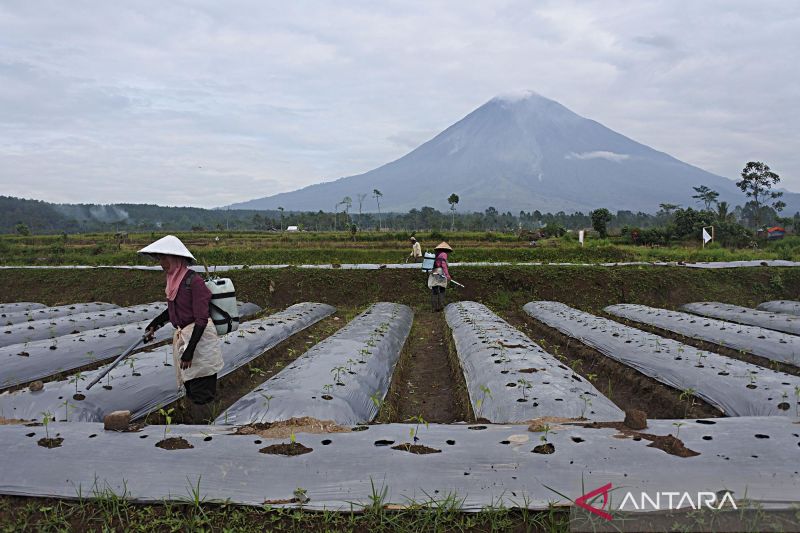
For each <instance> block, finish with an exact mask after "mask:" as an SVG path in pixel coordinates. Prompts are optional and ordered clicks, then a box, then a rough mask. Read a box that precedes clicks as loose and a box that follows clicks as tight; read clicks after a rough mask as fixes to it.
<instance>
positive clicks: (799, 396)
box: [794, 385, 800, 417]
mask: <svg viewBox="0 0 800 533" xmlns="http://www.w3.org/2000/svg"><path fill="white" fill-rule="evenodd" d="M794 399H795V400H797V403H795V408H794V414H795V416H797V417H800V385H795V386H794Z"/></svg>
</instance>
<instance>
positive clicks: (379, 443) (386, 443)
mask: <svg viewBox="0 0 800 533" xmlns="http://www.w3.org/2000/svg"><path fill="white" fill-rule="evenodd" d="M392 444H394V441H393V440H384V439H381V440H376V441H375V446H378V447H380V446H391V445H392Z"/></svg>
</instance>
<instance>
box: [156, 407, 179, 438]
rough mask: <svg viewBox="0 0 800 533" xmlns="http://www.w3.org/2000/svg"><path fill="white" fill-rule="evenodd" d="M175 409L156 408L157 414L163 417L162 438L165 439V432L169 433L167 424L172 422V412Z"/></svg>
mask: <svg viewBox="0 0 800 533" xmlns="http://www.w3.org/2000/svg"><path fill="white" fill-rule="evenodd" d="M173 411H175V408H174V407H170V408H169V409H164V408H163V407H162V408H161V409H159V410H158V414H160V415H161V416H163V417H164V440H167V433H169V431H170V429H169V426H170V424H172V412H173Z"/></svg>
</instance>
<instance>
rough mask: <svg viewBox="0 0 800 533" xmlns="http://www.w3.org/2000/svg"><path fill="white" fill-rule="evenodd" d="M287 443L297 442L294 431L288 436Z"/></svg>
mask: <svg viewBox="0 0 800 533" xmlns="http://www.w3.org/2000/svg"><path fill="white" fill-rule="evenodd" d="M289 442H291V443H292V444H294V443H295V442H297V437H295V436H294V431H292V433H291V434H290V435H289Z"/></svg>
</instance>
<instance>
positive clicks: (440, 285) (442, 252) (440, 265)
mask: <svg viewBox="0 0 800 533" xmlns="http://www.w3.org/2000/svg"><path fill="white" fill-rule="evenodd" d="M452 251H453V249H452V248H450V245H449V244H447V243H446V242H444V241H442V242H440V243H439V244H438V245H437V246H436V248H435V249H434V253H435V254H436V258H435V259H434V260H433V270H431V273H430V274H429V275H428V288H429V289H430V290H431V307H432V308H433V310H434V311H441V310H442V309H444V291H445V290H446V289H447V284H448V283H449V282H450V279H451V278H450V271H449V270H448V269H447V252H452Z"/></svg>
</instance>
